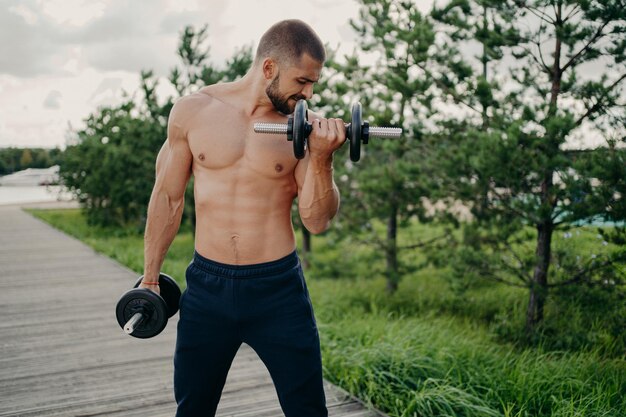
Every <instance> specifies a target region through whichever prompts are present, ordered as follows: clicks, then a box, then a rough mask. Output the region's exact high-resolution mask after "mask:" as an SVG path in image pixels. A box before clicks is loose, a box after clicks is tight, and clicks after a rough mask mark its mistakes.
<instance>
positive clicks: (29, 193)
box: [0, 185, 72, 205]
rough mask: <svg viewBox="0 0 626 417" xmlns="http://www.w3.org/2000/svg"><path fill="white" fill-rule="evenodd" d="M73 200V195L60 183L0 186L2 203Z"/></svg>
mask: <svg viewBox="0 0 626 417" xmlns="http://www.w3.org/2000/svg"><path fill="white" fill-rule="evenodd" d="M71 200H72V195H71V194H70V193H69V192H67V190H66V189H65V188H64V187H62V186H59V185H48V186H39V185H28V186H0V205H7V204H23V203H46V202H54V201H71Z"/></svg>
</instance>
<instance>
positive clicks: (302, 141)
mask: <svg viewBox="0 0 626 417" xmlns="http://www.w3.org/2000/svg"><path fill="white" fill-rule="evenodd" d="M306 117H307V105H306V101H305V100H298V102H297V103H296V109H295V110H294V111H293V154H294V155H295V157H296V158H298V159H302V158H304V148H305V145H306V137H307V136H308V135H307V133H306V125H307V120H306Z"/></svg>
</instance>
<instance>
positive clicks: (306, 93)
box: [302, 83, 313, 100]
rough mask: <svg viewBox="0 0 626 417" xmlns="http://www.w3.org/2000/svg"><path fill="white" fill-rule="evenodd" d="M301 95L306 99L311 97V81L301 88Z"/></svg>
mask: <svg viewBox="0 0 626 417" xmlns="http://www.w3.org/2000/svg"><path fill="white" fill-rule="evenodd" d="M302 95H303V96H304V97H306V99H307V100H310V99H311V97H313V83H307V84H306V86H305V87H304V88H303V89H302Z"/></svg>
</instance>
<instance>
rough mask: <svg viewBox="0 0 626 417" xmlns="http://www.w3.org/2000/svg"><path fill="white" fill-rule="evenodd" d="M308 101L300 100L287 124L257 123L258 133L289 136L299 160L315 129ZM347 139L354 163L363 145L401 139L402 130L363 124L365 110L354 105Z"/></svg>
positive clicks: (359, 104)
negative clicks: (384, 139)
mask: <svg viewBox="0 0 626 417" xmlns="http://www.w3.org/2000/svg"><path fill="white" fill-rule="evenodd" d="M307 111H308V110H307V105H306V101H304V100H299V101H298V102H297V103H296V109H295V110H294V112H293V115H291V116H289V118H288V119H287V123H264V122H261V123H255V124H254V131H255V132H256V133H269V134H279V135H280V134H283V135H284V134H287V140H289V141H293V153H294V155H295V156H296V158H298V159H302V158H304V149H305V147H306V138H308V137H309V135H310V134H311V131H312V130H313V127H312V125H311V123H310V122H308V121H307ZM345 126H346V137H347V138H348V140H349V141H350V159H351V160H352V161H354V162H356V161H358V160H359V159H360V158H361V143H364V144H367V143H368V142H369V138H370V137H379V138H399V137H400V136H401V135H402V128H399V127H378V126H370V125H369V123H368V122H363V110H362V107H361V103H359V102H356V103H354V104H353V105H352V120H351V122H350V123H347V124H345Z"/></svg>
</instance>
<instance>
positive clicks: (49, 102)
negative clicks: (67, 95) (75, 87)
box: [43, 90, 63, 109]
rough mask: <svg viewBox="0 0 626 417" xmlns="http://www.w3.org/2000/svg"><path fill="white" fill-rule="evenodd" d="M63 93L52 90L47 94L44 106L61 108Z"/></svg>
mask: <svg viewBox="0 0 626 417" xmlns="http://www.w3.org/2000/svg"><path fill="white" fill-rule="evenodd" d="M62 97H63V94H61V92H60V91H57V90H52V91H50V92H49V93H48V95H47V96H46V99H45V100H44V101H43V107H44V108H46V109H59V108H61V98H62Z"/></svg>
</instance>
